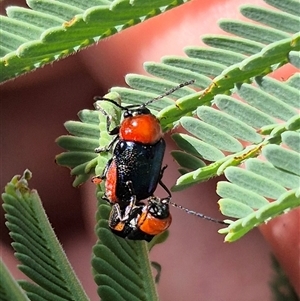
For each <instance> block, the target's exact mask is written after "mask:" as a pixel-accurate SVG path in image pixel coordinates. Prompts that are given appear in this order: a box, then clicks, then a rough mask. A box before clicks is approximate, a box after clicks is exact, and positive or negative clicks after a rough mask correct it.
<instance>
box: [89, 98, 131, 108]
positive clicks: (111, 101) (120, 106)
mask: <svg viewBox="0 0 300 301" xmlns="http://www.w3.org/2000/svg"><path fill="white" fill-rule="evenodd" d="M101 100H104V101H107V102H110V103H112V104H114V105H115V106H116V107H118V108H120V109H121V110H124V111H126V110H128V109H127V108H126V107H123V106H122V105H120V104H118V103H117V102H116V101H114V100H112V99H109V98H106V97H100V96H95V97H94V101H101ZM96 109H97V110H100V109H101V108H99V107H96ZM100 111H101V110H100Z"/></svg>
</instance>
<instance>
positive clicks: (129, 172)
mask: <svg viewBox="0 0 300 301" xmlns="http://www.w3.org/2000/svg"><path fill="white" fill-rule="evenodd" d="M193 82H194V81H193V80H192V81H188V82H185V83H182V84H180V85H178V86H176V87H174V88H172V89H170V90H168V91H166V92H165V93H163V94H162V95H159V96H158V97H156V98H153V99H151V100H149V101H147V102H145V103H143V104H141V105H129V106H122V105H120V104H118V103H117V102H115V101H114V100H111V99H108V98H101V97H95V98H94V100H96V101H107V102H110V103H112V104H114V105H115V106H116V107H118V108H120V109H121V110H123V111H124V113H123V120H122V122H121V123H120V125H118V126H117V127H115V128H113V129H110V125H111V120H112V117H111V116H110V115H109V114H107V113H106V111H104V110H103V109H102V108H101V107H98V109H99V111H100V112H102V113H103V114H104V115H105V116H106V118H107V123H106V126H107V132H108V133H109V134H111V135H115V137H114V138H113V139H112V141H111V142H110V143H109V145H108V146H107V147H105V148H97V149H96V150H95V151H96V152H103V151H109V150H110V149H112V148H113V156H112V158H111V159H110V160H109V161H108V163H107V165H106V167H105V168H104V171H103V173H102V175H100V176H95V177H93V179H92V181H93V182H94V183H96V184H99V183H101V182H102V181H103V180H105V195H104V199H106V200H107V201H109V202H110V203H111V204H115V203H118V204H119V206H120V208H121V209H122V210H123V209H125V208H126V207H127V205H128V204H129V203H130V199H131V196H132V195H131V192H130V189H128V185H127V182H128V181H131V185H132V190H133V191H134V193H135V196H136V199H137V200H143V199H147V198H149V197H151V196H153V193H154V191H155V190H156V187H157V185H158V184H160V185H161V186H162V187H163V188H164V189H165V190H166V191H167V192H168V190H167V189H166V186H165V185H164V184H163V182H162V176H163V172H164V170H165V168H166V167H162V162H163V157H164V153H165V148H166V143H165V141H164V139H163V131H162V128H161V125H160V122H159V120H158V119H157V118H156V117H155V116H154V115H153V114H152V113H151V112H150V110H149V109H148V108H147V106H148V105H149V104H150V103H152V102H153V101H156V100H158V99H161V98H163V97H164V96H167V95H169V94H171V93H173V92H174V91H176V90H178V89H180V88H182V87H184V86H187V85H189V84H191V83H193Z"/></svg>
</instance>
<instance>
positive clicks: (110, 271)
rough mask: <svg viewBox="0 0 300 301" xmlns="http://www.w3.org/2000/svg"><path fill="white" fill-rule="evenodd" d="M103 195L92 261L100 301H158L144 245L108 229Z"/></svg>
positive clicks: (107, 211) (107, 210)
mask: <svg viewBox="0 0 300 301" xmlns="http://www.w3.org/2000/svg"><path fill="white" fill-rule="evenodd" d="M102 195H103V193H102V192H101V191H100V190H98V193H97V198H98V199H99V203H98V211H97V226H96V233H97V236H98V241H97V243H96V245H95V246H94V248H93V259H92V266H93V270H94V271H93V274H94V279H95V282H96V283H97V285H98V294H99V296H100V297H101V300H103V301H105V300H107V301H109V300H116V301H117V300H145V301H146V300H149V301H152V300H158V296H157V292H156V288H155V283H154V278H153V276H152V270H151V264H150V261H149V258H148V246H147V243H146V242H143V241H130V240H127V239H123V238H120V237H118V236H116V235H114V234H113V233H112V232H111V231H110V230H109V228H108V216H109V213H110V208H111V206H110V205H108V204H107V202H106V201H103V200H101V197H102Z"/></svg>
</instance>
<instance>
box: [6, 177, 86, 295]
mask: <svg viewBox="0 0 300 301" xmlns="http://www.w3.org/2000/svg"><path fill="white" fill-rule="evenodd" d="M30 178H31V173H30V172H29V171H25V172H24V174H23V176H22V177H20V176H15V177H14V178H13V179H12V180H11V182H10V183H8V184H7V186H6V188H5V193H3V194H2V199H3V201H4V204H3V208H4V210H5V211H6V214H5V217H6V220H7V222H6V226H7V227H8V229H9V230H10V236H11V237H12V239H13V240H14V242H13V243H12V246H13V248H14V249H15V256H16V257H17V259H18V260H19V261H20V262H21V264H20V265H19V269H20V270H21V271H22V272H23V273H24V274H25V275H27V276H28V277H29V278H30V279H31V280H33V281H34V282H35V283H32V282H28V281H25V280H22V281H19V284H20V285H21V287H22V288H23V289H24V290H25V291H26V294H27V296H28V298H29V299H30V300H41V301H42V300H45V301H46V300H57V301H60V300H61V301H62V300H81V301H85V300H88V298H87V296H86V294H85V292H84V291H83V289H82V287H81V285H80V283H79V281H78V279H77V278H76V276H75V274H74V272H73V269H72V268H71V266H70V263H69V262H68V260H67V258H66V255H65V253H64V251H63V249H62V247H61V245H60V244H59V242H58V240H57V238H56V236H55V234H54V231H53V229H52V228H51V225H50V223H49V221H48V218H47V216H46V214H45V212H44V209H43V207H42V204H41V201H40V198H39V196H38V194H37V192H36V191H35V190H30V189H29V187H28V180H29V179H30ZM3 272H4V275H5V277H3V279H4V281H1V284H0V292H1V293H2V295H4V296H5V298H8V296H15V297H16V298H12V299H7V300H10V301H11V300H18V301H21V300H28V298H26V296H25V295H24V293H23V292H22V291H21V290H20V288H19V287H18V285H17V283H15V282H13V281H12V280H11V279H9V276H8V275H7V272H6V271H5V269H3ZM1 300H2V299H1ZM3 300H5V299H3Z"/></svg>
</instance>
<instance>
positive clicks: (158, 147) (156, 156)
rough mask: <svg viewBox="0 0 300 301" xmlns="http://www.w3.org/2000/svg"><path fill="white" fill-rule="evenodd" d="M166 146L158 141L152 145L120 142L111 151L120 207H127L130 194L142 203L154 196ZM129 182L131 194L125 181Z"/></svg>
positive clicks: (163, 142) (159, 178) (162, 141)
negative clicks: (124, 204)
mask: <svg viewBox="0 0 300 301" xmlns="http://www.w3.org/2000/svg"><path fill="white" fill-rule="evenodd" d="M165 148H166V144H165V141H164V140H163V139H160V140H159V141H158V142H157V143H156V144H154V145H148V144H142V143H137V142H132V141H124V140H119V141H118V142H117V144H116V145H115V148H114V156H113V161H114V162H115V164H116V166H117V174H116V177H117V183H116V187H115V189H116V191H115V192H116V196H117V198H118V199H119V204H120V205H121V207H122V203H123V202H125V203H126V204H128V201H129V200H130V198H131V195H132V194H134V195H136V198H137V200H143V199H146V198H148V197H150V196H152V195H153V193H154V191H155V189H156V187H157V184H158V183H159V181H160V180H161V169H162V161H163V157H164V153H165ZM128 181H131V183H132V186H131V188H132V190H133V191H132V193H131V192H130V189H129V187H128V184H127V182H128Z"/></svg>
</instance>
